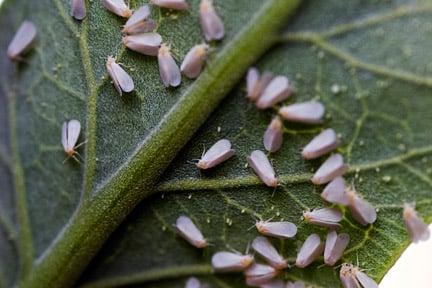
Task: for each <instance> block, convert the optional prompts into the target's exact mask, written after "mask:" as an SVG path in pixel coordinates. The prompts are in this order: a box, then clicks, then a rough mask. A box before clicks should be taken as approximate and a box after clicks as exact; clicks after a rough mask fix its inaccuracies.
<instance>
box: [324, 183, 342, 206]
mask: <svg viewBox="0 0 432 288" xmlns="http://www.w3.org/2000/svg"><path fill="white" fill-rule="evenodd" d="M321 197H322V198H323V199H324V200H326V201H327V202H330V203H334V204H340V205H345V206H347V205H348V197H347V195H346V193H345V179H344V178H343V177H336V178H335V179H333V180H332V181H331V182H330V183H328V184H327V186H326V187H325V188H324V190H323V192H322V193H321Z"/></svg>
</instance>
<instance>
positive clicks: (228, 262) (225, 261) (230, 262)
mask: <svg viewBox="0 0 432 288" xmlns="http://www.w3.org/2000/svg"><path fill="white" fill-rule="evenodd" d="M253 261H254V258H253V256H252V255H242V254H239V253H233V252H227V251H221V252H217V253H216V254H214V255H213V257H212V260H211V262H212V266H213V269H215V270H216V271H218V272H238V271H244V270H245V269H246V268H248V267H249V266H250V265H251V264H252V263H253Z"/></svg>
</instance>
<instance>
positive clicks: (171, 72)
mask: <svg viewBox="0 0 432 288" xmlns="http://www.w3.org/2000/svg"><path fill="white" fill-rule="evenodd" d="M158 63H159V74H160V77H161V79H162V82H163V84H164V86H165V87H170V86H171V87H177V86H179V85H180V83H181V74H180V69H179V67H178V66H177V63H176V62H175V60H174V58H173V57H172V56H171V52H170V48H169V47H168V46H167V45H165V44H162V45H161V47H160V48H159V52H158Z"/></svg>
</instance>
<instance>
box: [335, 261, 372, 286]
mask: <svg viewBox="0 0 432 288" xmlns="http://www.w3.org/2000/svg"><path fill="white" fill-rule="evenodd" d="M339 278H340V280H341V282H342V286H343V287H344V288H360V287H363V288H378V284H377V283H376V282H375V281H374V280H373V279H372V278H370V277H369V276H368V275H366V274H365V273H364V272H362V271H361V270H360V269H359V268H358V267H356V266H354V265H352V264H348V263H343V264H342V266H341V269H340V272H339Z"/></svg>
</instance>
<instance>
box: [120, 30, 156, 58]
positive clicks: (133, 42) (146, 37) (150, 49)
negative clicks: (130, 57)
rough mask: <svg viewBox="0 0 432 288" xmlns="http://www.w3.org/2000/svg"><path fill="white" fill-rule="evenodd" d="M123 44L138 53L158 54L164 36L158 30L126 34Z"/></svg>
mask: <svg viewBox="0 0 432 288" xmlns="http://www.w3.org/2000/svg"><path fill="white" fill-rule="evenodd" d="M122 42H123V44H124V45H125V46H126V47H127V48H129V49H131V50H133V51H136V52H138V53H141V54H144V55H148V56H157V55H158V52H159V47H160V45H161V44H162V37H161V36H160V35H159V34H158V33H156V32H149V33H141V34H136V35H126V36H124V37H123V39H122Z"/></svg>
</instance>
